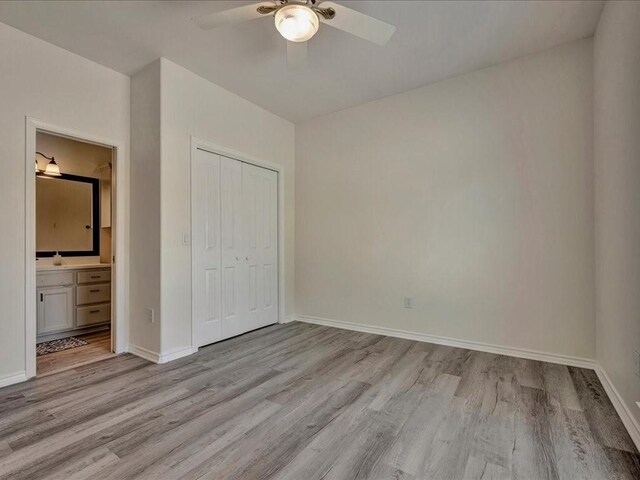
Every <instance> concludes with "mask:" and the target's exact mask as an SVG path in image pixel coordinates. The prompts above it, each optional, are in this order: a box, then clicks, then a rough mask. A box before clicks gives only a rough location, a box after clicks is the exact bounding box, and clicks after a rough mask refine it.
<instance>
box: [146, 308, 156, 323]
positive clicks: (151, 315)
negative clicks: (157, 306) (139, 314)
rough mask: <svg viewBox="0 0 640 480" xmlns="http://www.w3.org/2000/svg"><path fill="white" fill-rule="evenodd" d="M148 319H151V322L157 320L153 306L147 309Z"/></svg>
mask: <svg viewBox="0 0 640 480" xmlns="http://www.w3.org/2000/svg"><path fill="white" fill-rule="evenodd" d="M147 320H149V321H150V322H151V323H154V322H155V321H156V319H155V315H154V311H153V308H148V309H147Z"/></svg>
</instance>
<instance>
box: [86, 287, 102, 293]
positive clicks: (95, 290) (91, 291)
mask: <svg viewBox="0 0 640 480" xmlns="http://www.w3.org/2000/svg"><path fill="white" fill-rule="evenodd" d="M99 291H100V289H98V288H96V289H94V290H89V293H98V292H99Z"/></svg>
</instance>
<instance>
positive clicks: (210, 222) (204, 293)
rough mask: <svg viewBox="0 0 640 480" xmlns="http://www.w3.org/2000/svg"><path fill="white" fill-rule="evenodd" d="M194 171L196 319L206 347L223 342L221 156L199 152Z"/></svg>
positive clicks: (198, 335)
mask: <svg viewBox="0 0 640 480" xmlns="http://www.w3.org/2000/svg"><path fill="white" fill-rule="evenodd" d="M193 168H194V172H193V189H194V199H193V200H194V201H193V205H192V209H193V222H194V228H193V233H192V237H193V238H192V242H193V255H194V261H193V269H194V285H193V296H194V301H193V304H194V307H193V308H194V312H193V315H194V323H195V328H196V341H197V345H198V346H202V345H207V344H209V343H212V342H215V341H218V340H221V339H222V302H221V289H222V285H221V261H220V260H221V259H220V241H221V229H220V226H221V225H220V156H219V155H215V154H212V153H209V152H204V151H202V150H198V151H197V153H196V158H195V160H194V165H193Z"/></svg>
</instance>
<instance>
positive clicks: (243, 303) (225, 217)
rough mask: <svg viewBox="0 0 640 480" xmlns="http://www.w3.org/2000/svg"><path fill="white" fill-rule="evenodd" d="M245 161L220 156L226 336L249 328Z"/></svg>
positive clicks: (224, 330) (224, 331)
mask: <svg viewBox="0 0 640 480" xmlns="http://www.w3.org/2000/svg"><path fill="white" fill-rule="evenodd" d="M242 181H243V179H242V163H241V162H239V161H237V160H233V159H230V158H226V157H221V192H222V195H221V199H222V202H221V204H222V209H221V221H222V298H223V301H222V316H223V322H222V334H223V337H224V338H228V337H232V336H234V335H238V334H240V333H243V332H245V331H247V330H248V328H247V325H246V313H245V312H246V310H247V300H246V293H245V292H244V290H245V289H246V287H245V286H244V285H245V284H246V280H245V276H246V274H245V272H244V270H245V265H244V258H243V257H244V239H243V235H244V232H243V203H242Z"/></svg>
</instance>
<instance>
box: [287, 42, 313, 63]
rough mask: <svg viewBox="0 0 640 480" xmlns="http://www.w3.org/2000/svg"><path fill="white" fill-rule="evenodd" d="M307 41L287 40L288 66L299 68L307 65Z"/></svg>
mask: <svg viewBox="0 0 640 480" xmlns="http://www.w3.org/2000/svg"><path fill="white" fill-rule="evenodd" d="M307 43H308V42H287V67H288V68H289V69H290V70H297V69H299V68H302V67H304V66H306V65H307Z"/></svg>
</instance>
